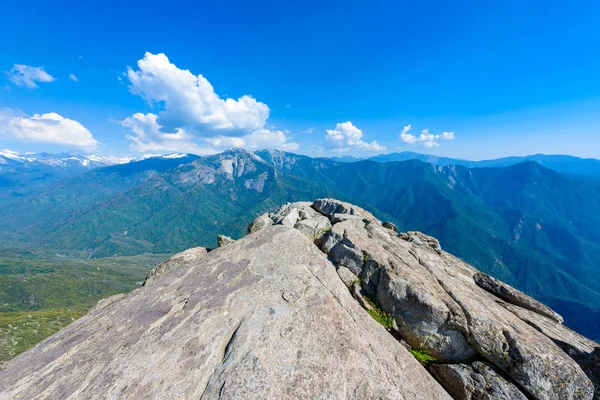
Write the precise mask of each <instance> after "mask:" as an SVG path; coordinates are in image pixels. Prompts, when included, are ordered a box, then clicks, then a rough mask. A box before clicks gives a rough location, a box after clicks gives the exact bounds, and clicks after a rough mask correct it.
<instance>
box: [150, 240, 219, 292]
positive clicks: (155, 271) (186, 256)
mask: <svg viewBox="0 0 600 400" xmlns="http://www.w3.org/2000/svg"><path fill="white" fill-rule="evenodd" d="M206 254H208V249H206V248H205V247H193V248H191V249H187V250H185V251H182V252H181V253H177V254H175V255H174V256H173V257H171V258H169V259H168V260H166V261H164V262H163V263H161V264H159V265H157V266H156V267H154V268H152V270H150V272H149V273H148V276H146V280H145V281H144V286H147V285H151V284H152V282H153V281H154V280H156V278H158V277H159V276H163V275H165V274H167V273H169V272H171V271H173V270H175V269H177V268H179V267H181V266H183V265H186V264H189V263H191V262H193V261H196V260H199V259H200V258H202V257H204V256H205V255H206Z"/></svg>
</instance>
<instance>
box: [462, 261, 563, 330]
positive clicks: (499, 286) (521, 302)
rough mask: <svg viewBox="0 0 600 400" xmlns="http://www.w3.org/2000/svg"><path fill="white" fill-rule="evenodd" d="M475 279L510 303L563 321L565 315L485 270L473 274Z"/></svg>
mask: <svg viewBox="0 0 600 400" xmlns="http://www.w3.org/2000/svg"><path fill="white" fill-rule="evenodd" d="M473 279H474V280H475V283H477V285H479V286H480V287H482V288H484V289H485V290H487V291H488V292H490V293H493V294H495V295H496V296H498V297H500V298H501V299H503V300H505V301H508V302H509V303H512V304H515V305H517V306H519V307H523V308H526V309H528V310H531V311H533V312H536V313H538V314H541V315H544V316H546V317H548V318H552V319H553V320H555V321H557V322H560V323H562V322H563V317H561V316H560V315H559V314H558V313H556V312H555V311H554V310H552V309H551V308H550V307H548V306H546V305H544V304H542V303H540V302H539V301H537V300H535V299H532V298H531V297H529V296H527V295H526V294H525V293H522V292H520V291H518V290H517V289H515V288H513V287H512V286H510V285H507V284H506V283H504V282H502V281H499V280H498V279H496V278H493V277H491V276H489V275H487V274H484V273H483V272H477V273H476V274H475V275H473Z"/></svg>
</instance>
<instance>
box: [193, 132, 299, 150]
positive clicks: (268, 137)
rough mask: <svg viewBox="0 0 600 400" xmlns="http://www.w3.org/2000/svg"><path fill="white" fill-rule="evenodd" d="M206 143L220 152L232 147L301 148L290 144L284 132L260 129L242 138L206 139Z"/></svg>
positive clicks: (219, 137) (254, 148) (293, 143)
mask: <svg viewBox="0 0 600 400" xmlns="http://www.w3.org/2000/svg"><path fill="white" fill-rule="evenodd" d="M205 141H206V142H207V143H209V144H210V145H211V146H212V147H214V148H215V149H220V150H222V149H226V148H231V147H244V148H247V149H250V150H258V149H264V148H272V149H279V150H285V151H295V150H298V148H299V147H300V145H299V144H298V143H295V142H289V141H288V137H287V136H286V135H285V133H283V132H282V131H278V130H269V129H260V130H257V131H254V132H252V133H250V134H248V135H244V136H241V137H231V136H218V137H213V138H206V139H205Z"/></svg>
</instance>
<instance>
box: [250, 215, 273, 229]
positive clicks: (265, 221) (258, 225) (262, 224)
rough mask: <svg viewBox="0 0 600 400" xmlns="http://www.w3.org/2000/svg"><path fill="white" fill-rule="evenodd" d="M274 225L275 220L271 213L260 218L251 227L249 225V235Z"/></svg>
mask: <svg viewBox="0 0 600 400" xmlns="http://www.w3.org/2000/svg"><path fill="white" fill-rule="evenodd" d="M271 225H273V220H272V219H271V215H270V214H269V213H264V214H263V215H261V216H260V217H258V218H256V219H255V220H254V221H252V223H251V224H250V225H248V233H253V232H256V231H259V230H261V229H264V228H266V227H269V226H271Z"/></svg>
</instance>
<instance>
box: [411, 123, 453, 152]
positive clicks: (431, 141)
mask: <svg viewBox="0 0 600 400" xmlns="http://www.w3.org/2000/svg"><path fill="white" fill-rule="evenodd" d="M410 129H411V126H410V125H406V126H405V127H404V128H402V131H401V132H400V140H402V141H403V142H404V143H408V144H417V143H418V144H421V145H422V146H423V147H426V148H429V149H431V148H433V147H440V144H439V143H438V142H437V141H438V140H453V139H454V132H443V133H441V134H439V135H434V134H431V133H429V130H428V129H423V131H421V134H420V135H419V136H415V135H413V134H412V133H408V132H409V131H410Z"/></svg>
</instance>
